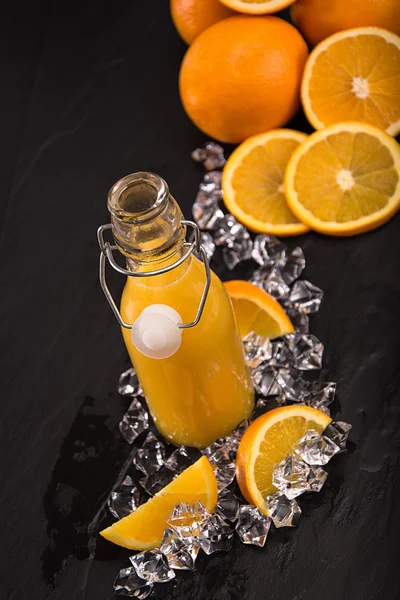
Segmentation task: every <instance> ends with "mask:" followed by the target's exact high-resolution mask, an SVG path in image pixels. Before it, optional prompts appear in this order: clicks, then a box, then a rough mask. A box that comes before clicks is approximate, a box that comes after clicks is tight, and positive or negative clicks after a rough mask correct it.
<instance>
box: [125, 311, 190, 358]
mask: <svg viewBox="0 0 400 600" xmlns="http://www.w3.org/2000/svg"><path fill="white" fill-rule="evenodd" d="M179 323H182V319H181V316H180V314H179V313H178V312H177V311H176V310H174V309H173V308H171V306H167V305H166V304H151V305H150V306H147V307H146V308H145V309H144V310H143V311H142V313H141V314H140V315H139V317H138V318H137V319H136V321H135V322H134V323H133V325H132V334H131V335H132V342H133V344H134V345H135V347H136V348H137V349H138V350H139V352H141V353H142V354H144V355H145V356H148V357H150V358H157V359H161V358H169V357H170V356H172V355H173V354H175V352H176V351H177V350H178V349H179V347H180V345H181V341H182V330H181V329H180V328H179V327H178V324H179Z"/></svg>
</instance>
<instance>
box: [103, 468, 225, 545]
mask: <svg viewBox="0 0 400 600" xmlns="http://www.w3.org/2000/svg"><path fill="white" fill-rule="evenodd" d="M217 498H218V487H217V481H216V479H215V475H214V471H213V468H212V466H211V465H210V463H209V461H208V459H207V458H206V457H205V456H203V457H202V458H200V459H199V460H198V461H197V462H196V463H195V464H194V465H191V466H190V467H188V468H187V469H185V471H183V473H181V474H180V475H179V476H178V477H177V478H176V479H174V480H173V481H171V483H169V484H168V485H167V486H165V487H164V488H163V489H162V490H161V491H160V492H158V493H157V494H156V495H155V496H154V497H153V498H150V500H148V501H147V502H146V503H145V504H142V505H141V506H139V508H138V509H137V510H136V511H135V512H133V513H131V514H130V515H128V516H127V517H124V518H123V519H120V520H119V521H117V522H116V523H114V524H113V525H111V526H110V527H107V528H106V529H103V531H101V532H100V535H102V536H103V537H104V538H105V539H106V540H109V541H110V542H113V543H114V544H117V545H118V546H123V547H124V548H130V549H131V550H146V549H148V548H158V547H159V546H160V544H161V541H162V536H163V533H164V530H165V528H166V524H167V519H168V517H169V515H170V514H171V512H172V509H173V508H174V506H175V505H176V504H179V503H181V502H187V503H188V504H190V505H192V504H196V502H197V501H200V502H202V504H203V505H204V506H205V507H206V508H207V510H209V511H210V512H213V511H214V509H215V506H216V504H217Z"/></svg>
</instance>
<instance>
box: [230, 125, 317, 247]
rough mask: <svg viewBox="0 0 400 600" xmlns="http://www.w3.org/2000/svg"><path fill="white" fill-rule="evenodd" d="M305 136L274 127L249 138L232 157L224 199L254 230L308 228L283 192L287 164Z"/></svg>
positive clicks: (298, 231)
mask: <svg viewBox="0 0 400 600" xmlns="http://www.w3.org/2000/svg"><path fill="white" fill-rule="evenodd" d="M306 139H307V136H306V134H304V133H301V132H299V131H293V130H291V129H274V130H272V131H269V132H268V133H263V134H260V135H256V136H253V137H251V138H249V139H247V140H246V141H245V142H243V144H241V145H240V146H239V147H238V148H236V150H234V152H233V153H232V154H231V156H230V157H229V159H228V161H227V163H226V165H225V167H224V172H223V176H222V189H223V192H224V202H225V204H226V207H227V208H228V210H229V212H231V213H232V214H233V215H234V216H235V217H236V218H237V219H238V220H239V221H240V222H241V223H243V224H244V225H246V227H248V228H249V229H251V230H252V231H256V232H258V233H271V234H274V235H279V236H286V235H300V234H303V233H306V232H307V231H308V227H307V226H305V225H304V223H301V222H300V221H299V220H298V219H297V217H296V216H295V215H294V214H293V213H292V211H291V210H290V208H289V206H288V204H287V202H286V198H285V191H284V173H285V169H286V165H287V163H288V161H289V159H290V157H291V155H292V154H293V152H294V150H295V149H296V148H297V147H298V146H299V145H300V144H301V143H302V142H304V140H306Z"/></svg>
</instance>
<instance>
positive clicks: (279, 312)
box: [224, 280, 294, 339]
mask: <svg viewBox="0 0 400 600" xmlns="http://www.w3.org/2000/svg"><path fill="white" fill-rule="evenodd" d="M224 285H225V287H226V289H227V291H228V294H229V296H230V299H231V301H232V305H233V310H234V313H235V317H236V322H237V325H238V328H239V332H240V335H241V337H242V338H244V337H245V336H246V335H247V334H248V333H249V332H250V331H254V332H255V333H258V334H259V335H262V336H266V337H269V338H271V339H272V338H275V337H279V336H281V335H286V334H287V333H292V332H293V331H294V327H293V324H292V322H291V320H290V319H289V317H288V315H287V314H286V313H285V311H284V310H283V308H282V306H281V305H280V304H279V302H277V301H276V300H275V298H273V297H272V296H271V295H270V294H268V293H267V292H265V291H264V290H262V289H260V288H259V287H257V286H256V285H253V284H252V283H250V282H249V281H241V280H236V281H226V282H225V283H224Z"/></svg>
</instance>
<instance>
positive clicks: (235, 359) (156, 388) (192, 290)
mask: <svg viewBox="0 0 400 600" xmlns="http://www.w3.org/2000/svg"><path fill="white" fill-rule="evenodd" d="M108 208H109V210H110V213H111V227H112V232H113V235H114V240H115V246H113V247H111V246H110V245H109V244H107V243H105V242H104V240H103V232H104V230H105V229H106V228H108V227H109V226H103V227H101V228H100V230H99V239H100V242H101V246H102V255H101V279H102V280H103V281H102V286H103V289H104V291H105V292H106V295H107V297H108V300H109V301H110V303H111V306H112V308H113V310H114V313H115V314H116V316H117V318H118V320H119V322H120V324H121V325H122V333H123V337H124V340H125V344H126V347H127V349H128V352H129V355H130V358H131V360H132V363H133V365H134V367H135V369H136V372H137V375H138V378H139V380H140V383H141V385H142V388H143V391H144V394H145V397H146V400H147V403H148V406H149V409H150V412H151V414H152V417H153V419H154V422H155V424H156V427H157V428H158V430H159V431H160V432H161V433H162V434H163V436H164V437H165V438H167V439H168V440H170V441H171V442H172V443H174V444H178V445H180V444H183V445H187V446H196V447H199V448H202V447H205V446H207V445H209V444H211V443H212V442H213V441H215V440H216V439H217V438H218V437H220V436H223V435H227V434H229V433H230V432H231V431H232V430H233V429H234V428H235V427H236V425H238V423H239V422H240V421H242V420H243V419H245V418H248V417H249V416H250V414H251V412H252V410H253V404H254V393H253V387H252V383H251V379H250V375H249V372H248V369H247V366H246V364H245V361H244V355H243V348H242V342H241V339H240V336H239V333H238V330H237V327H236V322H235V318H234V314H233V310H232V306H231V303H230V300H229V297H228V295H227V293H226V291H225V288H224V286H223V285H222V283H221V281H220V280H219V279H218V277H217V276H216V275H215V274H214V273H213V272H212V271H210V269H209V267H208V260H207V257H206V254H205V252H204V249H203V248H202V247H201V246H200V242H199V235H198V233H199V232H198V229H197V226H196V225H195V224H194V223H191V222H190V221H184V220H183V216H182V213H181V211H180V209H179V206H178V204H177V203H176V202H175V200H174V198H173V197H172V196H171V195H170V194H169V190H168V187H167V184H166V183H165V181H164V180H163V179H161V178H160V177H158V176H157V175H154V174H151V173H136V174H133V175H128V176H127V177H124V178H123V179H121V180H120V181H118V182H117V183H116V184H115V185H114V186H113V187H112V189H111V190H110V192H109V196H108ZM188 226H190V227H193V228H194V230H195V238H194V241H193V242H192V243H188V242H185V236H186V228H187V227H188ZM116 248H117V249H118V250H120V251H121V252H122V253H123V254H124V255H125V257H126V264H127V268H126V269H122V268H121V267H118V266H117V264H116V262H115V261H114V257H113V249H116ZM197 256H199V257H201V259H202V260H199V258H197ZM106 258H108V260H109V261H110V262H111V264H112V265H113V266H114V268H115V267H116V268H117V269H118V270H119V272H121V273H124V274H126V275H128V277H127V282H126V285H125V288H124V291H123V295H122V299H121V306H120V312H119V311H118V309H117V307H116V305H115V304H114V302H113V300H112V298H111V296H110V294H109V291H108V288H107V286H106V284H105V280H104V268H105V262H106ZM110 259H111V260H110Z"/></svg>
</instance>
